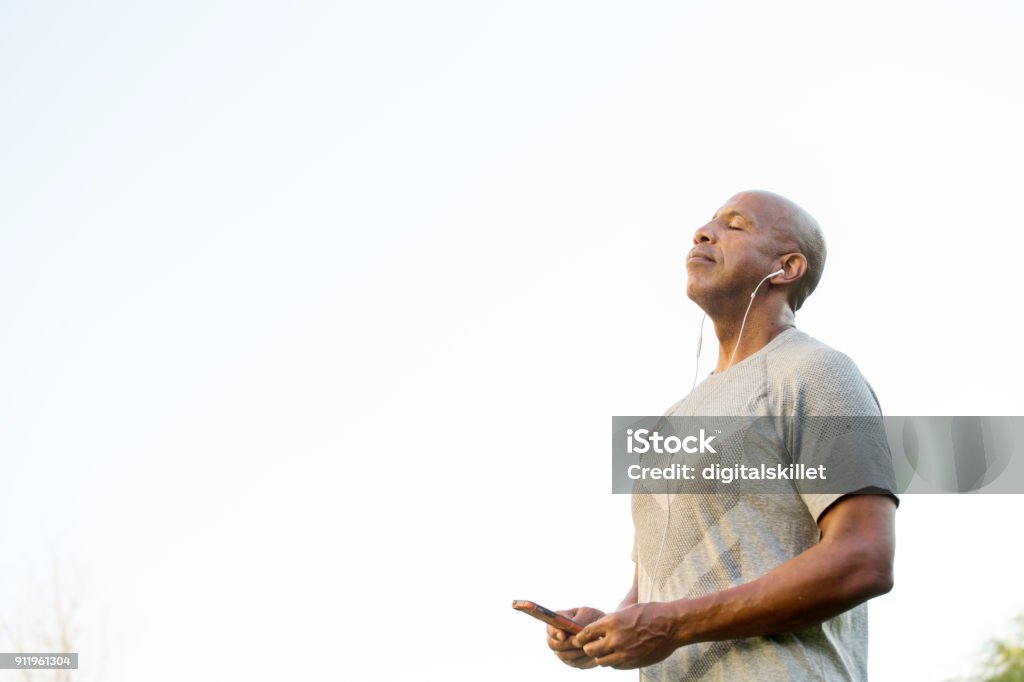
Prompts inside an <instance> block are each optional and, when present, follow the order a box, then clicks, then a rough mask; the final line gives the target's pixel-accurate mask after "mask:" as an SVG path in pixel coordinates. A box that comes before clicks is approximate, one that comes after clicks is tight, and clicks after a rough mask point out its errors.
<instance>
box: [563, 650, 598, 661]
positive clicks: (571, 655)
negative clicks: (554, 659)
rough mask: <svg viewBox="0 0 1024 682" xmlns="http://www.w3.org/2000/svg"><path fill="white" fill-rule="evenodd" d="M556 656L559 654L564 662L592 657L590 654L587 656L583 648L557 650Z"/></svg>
mask: <svg viewBox="0 0 1024 682" xmlns="http://www.w3.org/2000/svg"><path fill="white" fill-rule="evenodd" d="M555 656H558V660H560V661H562V662H563V663H572V662H573V661H581V662H582V661H583V659H585V658H590V656H587V655H586V654H585V653H583V649H572V650H570V651H556V652H555Z"/></svg>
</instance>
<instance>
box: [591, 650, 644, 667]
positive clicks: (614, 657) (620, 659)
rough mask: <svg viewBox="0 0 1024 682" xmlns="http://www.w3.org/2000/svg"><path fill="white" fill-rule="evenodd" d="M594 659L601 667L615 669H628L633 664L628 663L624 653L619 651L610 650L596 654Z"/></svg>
mask: <svg viewBox="0 0 1024 682" xmlns="http://www.w3.org/2000/svg"><path fill="white" fill-rule="evenodd" d="M594 661H596V662H597V664H598V665H599V666H601V667H603V668H615V669H617V670H628V669H629V668H633V667H635V666H632V665H629V664H628V662H627V660H626V654H625V653H624V652H621V651H612V652H610V653H608V654H606V655H604V656H597V657H595V658H594Z"/></svg>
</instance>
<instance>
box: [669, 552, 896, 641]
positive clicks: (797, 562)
mask: <svg viewBox="0 0 1024 682" xmlns="http://www.w3.org/2000/svg"><path fill="white" fill-rule="evenodd" d="M891 570H892V558H891V555H890V556H888V557H887V556H886V555H885V551H884V548H883V551H881V552H879V551H877V548H874V547H869V546H864V545H862V544H859V543H849V542H835V543H833V542H828V541H827V540H823V541H822V542H821V543H819V544H817V545H815V546H814V547H812V548H810V549H808V550H807V551H805V552H803V553H802V554H800V555H799V556H796V557H794V558H793V559H791V560H789V561H787V562H786V563H784V564H782V565H780V566H779V567H777V568H776V569H774V570H772V571H771V572H769V573H767V574H765V575H764V576H762V577H761V578H759V579H757V580H755V581H753V582H750V583H746V584H744V585H739V586H737V587H734V588H732V589H728V590H724V591H722V592H716V593H714V594H710V595H707V596H704V597H699V598H696V599H681V600H678V601H675V602H669V603H667V604H666V607H667V608H668V610H669V613H670V614H671V617H672V618H673V620H674V622H675V637H676V639H677V640H678V641H679V645H680V646H682V645H686V644H692V643H694V642H706V641H714V640H723V639H738V638H741V637H756V636H762V635H773V634H778V633H781V632H790V631H793V630H799V629H802V628H805V627H809V626H811V625H816V624H818V623H821V622H822V621H824V620H827V619H828V618H831V617H833V616H835V615H837V614H839V613H842V612H843V611H846V610H848V609H850V608H852V607H854V606H856V605H857V604H859V603H861V602H863V601H866V600H867V599H870V598H871V597H874V596H878V595H879V594H884V593H885V592H888V591H889V590H890V589H891V587H892V573H891Z"/></svg>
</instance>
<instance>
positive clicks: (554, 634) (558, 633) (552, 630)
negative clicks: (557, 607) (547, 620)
mask: <svg viewBox="0 0 1024 682" xmlns="http://www.w3.org/2000/svg"><path fill="white" fill-rule="evenodd" d="M568 636H569V635H568V633H566V631H565V630H561V629H559V628H556V627H555V626H554V625H549V626H548V639H554V640H557V641H559V642H564V641H565V640H566V639H567V638H568Z"/></svg>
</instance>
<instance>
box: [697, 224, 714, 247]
mask: <svg viewBox="0 0 1024 682" xmlns="http://www.w3.org/2000/svg"><path fill="white" fill-rule="evenodd" d="M714 241H715V233H714V232H713V231H712V229H711V223H708V224H706V225H704V226H703V227H699V228H697V231H696V232H694V233H693V244H694V246H696V245H697V244H705V243H708V242H711V243H714Z"/></svg>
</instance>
